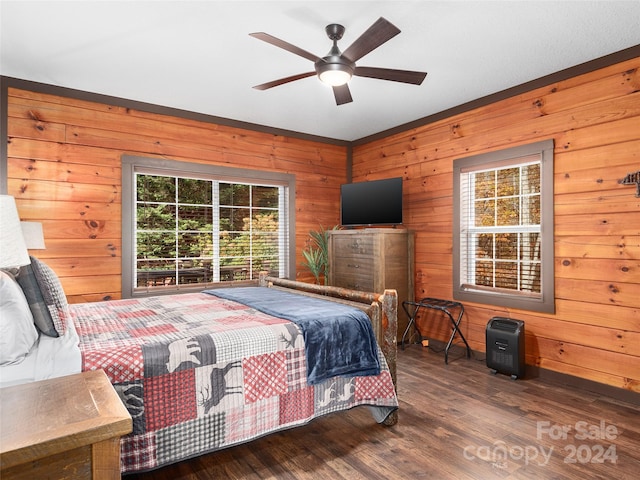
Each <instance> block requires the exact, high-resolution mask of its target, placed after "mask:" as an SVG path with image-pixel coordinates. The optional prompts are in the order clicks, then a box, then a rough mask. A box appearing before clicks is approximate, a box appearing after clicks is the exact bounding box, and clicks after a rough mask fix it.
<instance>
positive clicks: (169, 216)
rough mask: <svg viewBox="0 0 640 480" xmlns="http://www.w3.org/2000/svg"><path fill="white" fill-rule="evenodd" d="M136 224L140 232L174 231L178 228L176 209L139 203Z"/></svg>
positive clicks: (162, 205) (169, 206)
mask: <svg viewBox="0 0 640 480" xmlns="http://www.w3.org/2000/svg"><path fill="white" fill-rule="evenodd" d="M136 223H137V226H138V229H139V230H169V229H171V230H173V229H174V228H175V227H176V207H175V206H174V205H166V204H158V203H139V204H138V205H137V211H136Z"/></svg>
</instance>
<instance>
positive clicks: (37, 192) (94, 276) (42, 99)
mask: <svg viewBox="0 0 640 480" xmlns="http://www.w3.org/2000/svg"><path fill="white" fill-rule="evenodd" d="M7 106H8V123H7V131H8V137H9V141H8V160H7V162H8V166H7V176H8V194H9V195H13V196H15V197H16V202H17V204H18V211H19V213H20V216H21V219H22V220H31V221H38V222H42V223H43V229H44V235H45V243H46V247H47V248H46V250H36V251H32V252H31V253H32V254H33V255H34V256H36V257H38V258H41V259H43V260H44V261H46V262H47V264H49V265H50V266H51V267H52V268H53V269H54V270H55V272H56V273H57V274H58V276H59V277H60V278H61V281H62V284H63V287H64V289H65V292H66V294H67V296H68V298H69V301H70V302H82V301H96V300H102V299H115V298H120V297H121V273H122V271H121V251H122V245H121V193H122V188H121V184H122V180H121V167H120V166H121V157H122V155H124V154H127V155H138V156H148V157H158V158H168V159H174V160H178V161H188V162H198V163H209V164H215V165H224V166H232V167H236V168H248V169H254V170H266V171H276V172H283V173H293V174H295V175H296V203H295V205H296V212H295V215H296V245H295V248H296V252H297V262H296V264H297V268H296V271H297V274H298V275H297V277H298V279H299V280H303V281H313V277H312V276H311V275H310V274H309V273H308V272H307V271H306V270H305V269H303V268H302V267H301V266H300V263H301V261H302V255H301V251H302V250H303V249H304V248H305V246H306V242H307V241H308V238H309V231H310V230H317V229H318V228H319V226H320V225H322V226H325V227H326V226H329V225H335V224H337V223H338V222H339V208H338V205H339V201H340V200H339V199H340V184H342V183H344V182H346V166H345V165H346V155H347V147H346V146H343V145H337V144H329V143H325V142H317V141H311V140H306V139H300V138H292V137H285V136H280V135H274V134H269V133H261V132H256V131H251V130H244V129H241V128H233V127H228V126H222V125H216V124H212V123H207V122H201V121H195V120H189V119H184V118H179V117H176V116H167V115H160V114H154V113H145V112H143V111H139V110H132V109H128V108H125V107H121V106H114V105H106V104H101V103H94V102H89V101H84V100H77V99H72V98H67V97H62V96H58V95H51V94H44V93H38V92H33V91H26V90H19V89H16V88H9V94H8V102H7Z"/></svg>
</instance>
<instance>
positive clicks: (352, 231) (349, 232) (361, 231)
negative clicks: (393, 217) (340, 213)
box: [329, 228, 413, 235]
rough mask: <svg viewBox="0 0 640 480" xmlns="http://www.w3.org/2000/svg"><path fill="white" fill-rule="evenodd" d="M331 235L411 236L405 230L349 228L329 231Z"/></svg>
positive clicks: (409, 231) (409, 232)
mask: <svg viewBox="0 0 640 480" xmlns="http://www.w3.org/2000/svg"><path fill="white" fill-rule="evenodd" d="M329 233H330V234H331V235H362V234H367V235H382V234H391V235H393V234H396V235H399V234H402V235H408V234H412V233H413V231H412V230H407V229H406V228H349V229H345V230H331V231H330V232H329Z"/></svg>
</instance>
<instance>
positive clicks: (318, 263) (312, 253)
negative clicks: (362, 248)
mask: <svg viewBox="0 0 640 480" xmlns="http://www.w3.org/2000/svg"><path fill="white" fill-rule="evenodd" d="M338 228H339V227H338V226H337V225H336V226H334V227H333V228H332V229H325V228H323V227H322V225H320V230H311V231H310V232H309V236H310V237H311V238H310V240H308V241H307V248H305V249H304V250H303V251H302V256H303V257H304V261H303V262H302V265H303V266H304V267H306V268H308V269H309V271H310V272H311V274H312V275H313V276H314V278H315V279H316V283H317V284H318V285H319V284H320V283H321V281H320V280H321V277H324V284H325V285H327V284H328V283H329V232H330V231H331V230H336V229H338Z"/></svg>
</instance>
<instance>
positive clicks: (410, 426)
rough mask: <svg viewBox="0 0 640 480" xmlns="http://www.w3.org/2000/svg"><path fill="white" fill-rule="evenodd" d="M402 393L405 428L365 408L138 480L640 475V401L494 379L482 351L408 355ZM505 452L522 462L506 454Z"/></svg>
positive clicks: (401, 362)
mask: <svg viewBox="0 0 640 480" xmlns="http://www.w3.org/2000/svg"><path fill="white" fill-rule="evenodd" d="M398 396H399V401H400V409H399V412H398V423H397V424H396V425H394V426H392V427H386V426H383V425H377V424H375V422H374V421H373V419H372V418H371V415H370V413H369V411H368V410H367V409H366V408H356V409H353V410H350V411H349V412H342V413H340V414H338V415H328V416H326V417H323V418H319V419H316V420H314V421H313V422H312V423H310V424H309V425H305V426H303V427H300V428H296V429H293V430H288V431H286V432H280V433H277V434H274V435H269V436H267V437H265V438H261V439H258V440H255V441H252V442H249V443H247V444H243V445H239V446H237V447H233V448H229V449H226V450H222V451H219V452H215V453H212V454H210V455H203V456H201V457H198V458H195V459H192V460H188V461H185V462H181V463H178V464H175V465H171V466H168V467H165V468H162V469H159V470H155V471H152V472H148V473H142V474H136V475H132V476H131V477H128V478H130V480H151V479H153V480H187V479H189V480H204V479H212V478H228V479H255V480H258V479H264V478H272V479H291V480H294V479H318V478H331V479H336V480H339V479H348V480H352V479H359V480H370V479H380V480H382V479H385V480H386V479H401V478H402V479H409V478H411V479H413V478H433V479H456V480H457V479H464V480H487V479H504V480H515V479H542V478H545V479H547V478H554V479H559V480H582V479H584V478H603V479H604V478H619V479H632V478H636V476H637V465H638V464H639V463H640V452H639V451H638V448H637V445H638V443H640V407H639V405H640V400H639V401H638V402H635V403H632V402H627V401H622V400H620V399H617V400H616V399H613V398H611V397H607V396H605V395H602V394H597V393H593V392H590V391H586V390H582V389H579V388H576V387H573V386H569V385H567V384H563V383H561V382H558V381H557V380H548V379H543V378H537V377H535V376H533V375H528V376H527V377H526V378H525V379H519V380H516V381H512V380H510V378H509V377H508V376H506V375H496V376H494V375H491V374H490V373H489V369H488V368H487V367H486V366H485V364H484V361H483V356H482V355H481V354H480V355H476V357H475V358H474V359H472V360H467V359H465V358H464V352H463V350H462V349H458V348H457V347H454V349H453V350H452V351H451V359H450V362H449V365H445V364H444V358H443V354H442V353H436V352H434V351H433V350H431V349H426V348H422V347H419V346H417V345H412V346H410V347H408V348H406V349H405V350H404V351H399V352H398ZM632 400H633V399H632ZM578 422H585V423H584V424H580V425H579V427H582V428H583V429H584V428H587V427H589V428H595V429H599V428H600V425H601V422H604V425H605V429H606V428H609V432H610V433H611V435H610V437H613V436H615V438H610V439H600V440H597V439H591V440H580V439H576V438H575V436H576V435H579V434H580V433H579V432H578V431H576V424H577V423H578ZM564 426H569V427H570V428H571V431H570V432H569V433H568V434H567V437H566V439H562V438H552V437H551V436H550V435H549V434H548V433H547V432H548V429H549V428H551V427H553V428H555V429H557V428H560V427H564ZM614 427H615V429H616V430H615V432H616V433H615V434H614V433H612V432H613V430H612V428H614ZM501 446H502V447H504V448H506V449H507V452H512V453H509V454H508V455H507V456H506V457H500V454H501V453H502V452H503V451H504V450H501V449H500V448H499V447H501ZM598 446H600V447H603V448H604V449H609V448H611V451H615V454H616V456H617V458H616V459H615V461H613V459H612V461H603V462H600V463H599V462H597V461H594V462H592V461H591V460H593V459H594V455H595V453H596V452H597V450H598ZM572 448H575V449H576V450H577V449H578V448H580V449H581V454H582V455H583V457H581V458H582V460H581V461H576V462H575V463H571V460H572V459H574V460H575V459H576V458H577V457H576V456H573V457H572V456H571V455H572ZM527 449H528V452H529V453H528V455H529V456H528V457H526V456H525V455H524V452H525V451H527ZM534 450H535V451H536V453H537V456H536V457H534V453H533V452H534ZM542 451H544V454H545V455H547V457H546V459H545V457H543V453H542ZM586 455H589V457H588V458H587V457H586ZM565 459H566V460H567V461H566V462H565Z"/></svg>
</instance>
